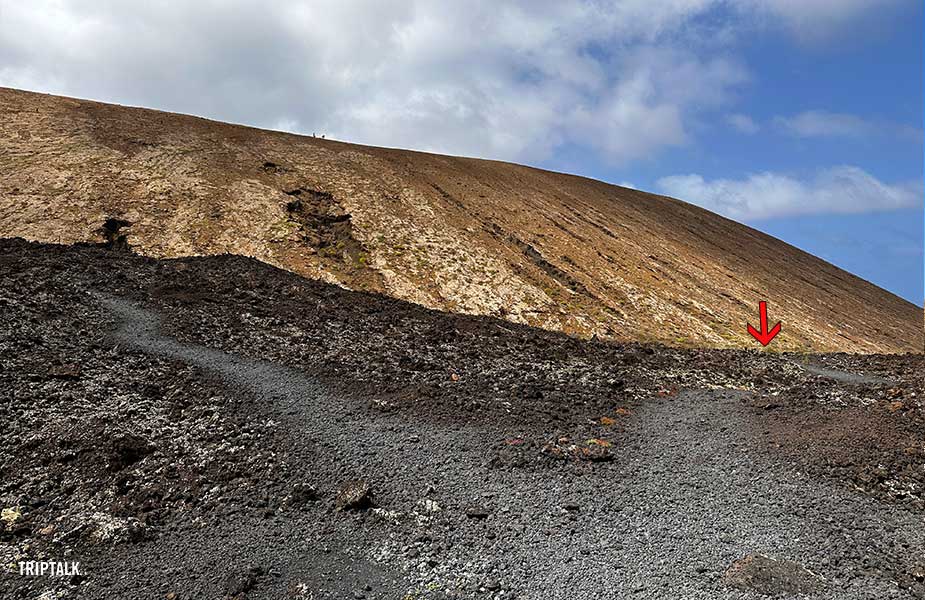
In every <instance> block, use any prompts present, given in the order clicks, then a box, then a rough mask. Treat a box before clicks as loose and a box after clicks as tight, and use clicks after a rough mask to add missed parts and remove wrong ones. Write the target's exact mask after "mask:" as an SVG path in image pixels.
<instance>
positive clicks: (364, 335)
mask: <svg viewBox="0 0 925 600" xmlns="http://www.w3.org/2000/svg"><path fill="white" fill-rule="evenodd" d="M743 326H744V324H743ZM782 335H786V324H784V333H783V334H782ZM923 394H925V369H923V357H922V355H896V356H854V355H814V356H802V355H782V354H775V353H769V352H756V351H718V350H679V349H671V348H665V347H662V346H645V345H638V344H615V343H605V342H599V341H593V340H591V341H588V340H579V339H574V338H570V337H567V336H564V335H561V334H557V333H551V332H547V331H541V330H536V329H531V328H528V327H520V326H517V325H512V324H510V323H507V322H503V321H499V320H495V319H491V318H484V317H468V316H460V315H452V314H445V313H440V312H435V311H430V310H425V309H423V308H421V307H418V306H415V305H412V304H407V303H403V302H399V301H396V300H392V299H388V298H385V297H381V296H376V295H370V294H362V293H354V292H348V291H345V290H343V289H341V288H338V287H335V286H331V285H327V284H324V283H320V282H317V281H309V280H305V279H302V278H300V277H297V276H295V275H293V274H290V273H287V272H284V271H280V270H278V269H274V268H272V267H269V266H267V265H265V264H262V263H260V262H257V261H254V260H250V259H246V258H241V257H233V256H226V257H212V258H190V259H181V260H165V261H158V260H152V259H147V258H142V257H139V256H136V255H133V254H131V253H127V252H117V251H112V250H106V249H102V248H95V247H64V246H53V245H41V244H32V243H27V242H24V241H22V240H2V241H0V509H2V514H0V518H2V521H0V565H2V568H3V571H2V573H0V596H2V597H3V598H30V599H31V598H43V600H51V599H54V598H61V599H64V598H93V599H96V598H120V599H121V598H167V599H173V600H177V599H188V598H306V599H307V598H409V599H410V598H446V597H462V598H466V597H476V598H544V599H546V598H704V599H712V598H746V599H747V598H761V597H765V596H767V595H776V596H778V597H801V598H802V597H819V598H833V599H834V598H838V599H848V598H925V404H923V401H925V396H923ZM23 561H68V562H79V563H80V569H79V570H80V573H79V574H77V575H67V576H54V577H52V576H47V575H46V576H29V575H21V574H20V567H19V563H20V562H23Z"/></svg>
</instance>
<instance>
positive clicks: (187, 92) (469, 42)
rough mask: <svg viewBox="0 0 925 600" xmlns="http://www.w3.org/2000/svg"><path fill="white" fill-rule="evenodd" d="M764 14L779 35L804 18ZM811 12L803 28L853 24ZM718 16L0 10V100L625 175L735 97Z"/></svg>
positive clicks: (478, 6) (348, 0) (697, 11)
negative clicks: (85, 100) (19, 96)
mask: <svg viewBox="0 0 925 600" xmlns="http://www.w3.org/2000/svg"><path fill="white" fill-rule="evenodd" d="M772 4H773V14H775V15H777V17H776V18H778V20H781V19H784V20H787V22H791V21H792V22H797V21H799V20H800V19H801V18H803V17H800V16H799V15H801V14H804V13H805V11H807V10H808V9H805V8H800V7H799V6H802V3H799V6H798V5H797V4H794V5H793V6H787V5H786V3H782V2H781V1H780V0H776V1H774V2H772ZM824 4H825V6H824V7H821V8H818V9H814V11H813V12H812V18H813V19H814V20H815V22H816V24H817V25H818V26H820V27H823V26H828V25H827V24H831V23H836V24H837V23H841V22H843V21H844V20H845V19H844V18H843V16H842V14H843V13H846V11H847V13H848V14H850V15H856V14H860V13H863V11H864V10H866V9H864V7H863V6H862V4H863V3H860V2H859V0H846V4H843V3H842V2H841V1H839V2H830V1H827V2H824ZM846 5H850V6H849V8H845V6H846ZM728 6H729V3H728V0H672V1H670V2H658V3H653V2H651V1H650V0H622V1H620V2H590V1H589V2H565V3H563V2H557V1H554V0H531V1H526V0H522V1H512V2H507V3H498V2H495V1H489V0H473V1H472V2H455V1H452V0H444V1H436V0H409V1H407V2H401V3H396V2H379V1H374V0H315V1H313V2H310V3H306V2H301V1H298V0H280V1H279V2H274V3H272V4H269V5H268V4H266V3H260V2H255V1H247V0H226V1H224V2H218V1H217V0H207V1H203V2H185V1H173V2H171V1H161V2H153V3H139V2H124V1H122V0H100V1H98V2H93V3H89V2H81V1H78V0H33V1H30V2H13V1H12V0H0V65H2V66H0V85H8V86H13V87H23V88H27V89H36V90H40V91H46V92H51V93H61V94H66V95H75V96H80V97H89V98H94V99H99V100H104V101H115V102H120V103H126V104H137V105H143V106H151V107H155V108H162V109H167V110H174V111H179V112H189V113H194V114H200V115H204V116H209V117H213V118H217V119H222V120H230V121H236V122H244V123H248V124H254V125H257V126H265V127H274V126H275V127H280V126H285V127H288V128H292V129H293V130H296V131H300V132H308V133H310V132H312V131H317V132H318V133H321V132H324V133H326V134H328V136H333V137H337V138H340V139H346V140H350V141H356V142H361V143H368V144H377V145H388V146H402V147H413V148H419V149H425V150H433V151H438V152H447V153H452V154H467V155H476V156H485V157H492V158H502V159H510V160H519V161H536V160H540V159H542V158H544V157H546V156H548V155H550V154H551V153H552V152H554V151H555V150H556V148H558V147H560V146H561V145H563V144H571V145H576V146H579V147H584V148H589V149H593V150H595V151H596V152H597V153H599V155H600V157H601V158H602V159H603V160H605V161H608V162H625V161H631V160H635V159H644V158H649V157H652V156H653V155H656V154H657V153H659V152H660V151H662V150H663V149H665V148H668V147H672V146H678V145H682V144H685V143H688V142H689V141H690V140H691V139H692V138H693V137H694V136H695V134H696V132H697V131H698V129H699V127H700V124H701V123H702V122H703V121H704V120H705V119H707V118H708V117H709V116H710V114H711V112H712V111H716V110H719V109H720V108H722V107H723V106H725V105H727V104H730V103H731V101H732V100H733V99H734V97H735V94H736V91H737V90H738V89H739V88H740V87H741V86H742V85H743V84H744V83H745V82H746V81H747V79H748V73H747V70H746V68H745V67H744V66H743V64H742V63H741V62H740V61H739V60H737V58H736V57H735V56H734V54H733V53H732V52H731V51H730V50H729V48H730V46H729V44H730V43H732V42H733V41H734V39H735V35H734V34H731V33H730V32H733V31H735V30H736V27H737V26H738V25H739V23H738V22H737V21H736V19H737V18H738V17H737V16H736V15H739V14H740V12H741V11H733V13H732V14H731V15H729V16H728V18H724V19H722V22H721V23H717V24H713V20H711V19H703V18H702V17H703V16H704V15H708V14H714V13H715V12H716V11H717V10H718V9H725V8H727V7H728ZM743 6H744V5H743ZM742 10H746V9H742ZM747 10H748V11H750V14H753V15H757V14H761V15H763V14H765V13H767V11H768V10H770V9H766V8H763V7H761V6H758V5H755V6H751V7H750V8H748V9H747ZM800 11H803V12H800Z"/></svg>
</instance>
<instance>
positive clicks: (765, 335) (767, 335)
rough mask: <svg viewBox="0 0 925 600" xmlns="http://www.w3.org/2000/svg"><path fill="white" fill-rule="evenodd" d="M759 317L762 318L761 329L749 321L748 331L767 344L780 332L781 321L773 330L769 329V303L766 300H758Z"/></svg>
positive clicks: (762, 343) (764, 344)
mask: <svg viewBox="0 0 925 600" xmlns="http://www.w3.org/2000/svg"><path fill="white" fill-rule="evenodd" d="M758 317H759V319H761V331H758V330H757V329H755V328H754V327H752V325H751V323H747V325H748V332H749V333H750V334H752V337H753V338H755V339H756V340H758V341H759V342H761V345H762V346H767V345H768V344H770V343H771V340H773V339H774V336H776V335H777V334H778V333H780V322H779V321H778V323H777V325H775V326H774V327H773V328H772V329H771V331H768V303H767V302H765V301H764V300H761V301H760V302H758Z"/></svg>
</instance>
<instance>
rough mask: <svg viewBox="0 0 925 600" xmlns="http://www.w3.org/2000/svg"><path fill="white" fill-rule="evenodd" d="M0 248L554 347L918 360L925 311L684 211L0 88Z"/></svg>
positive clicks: (528, 178) (475, 165) (496, 168)
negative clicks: (295, 284) (908, 355)
mask: <svg viewBox="0 0 925 600" xmlns="http://www.w3.org/2000/svg"><path fill="white" fill-rule="evenodd" d="M0 170H2V173H3V176H2V178H0V236H5V237H12V236H21V237H24V238H27V239H30V240H38V241H45V242H60V243H74V242H105V241H108V242H110V243H112V244H113V246H115V247H119V246H120V245H123V242H124V243H127V244H128V245H129V246H130V247H131V248H132V249H134V250H135V251H137V252H140V253H142V254H147V255H151V256H158V257H177V256H186V255H202V254H221V253H233V254H243V255H247V256H252V257H255V258H258V259H260V260H262V261H265V262H267V263H270V264H273V265H276V266H279V267H283V268H285V269H289V270H291V271H294V272H297V273H300V274H303V275H305V276H307V277H313V278H320V279H324V280H327V281H331V282H336V283H339V284H341V285H343V286H345V287H349V288H353V289H363V290H371V291H379V292H383V293H385V294H388V295H391V296H395V297H398V298H401V299H405V300H411V301H414V302H417V303H420V304H423V305H425V306H429V307H435V308H440V309H445V310H451V311H458V312H465V313H476V314H487V315H498V316H503V317H504V318H507V319H509V320H511V321H517V322H523V323H529V324H532V325H537V326H540V327H545V328H549V329H558V330H562V331H566V332H571V333H576V334H581V335H592V334H597V335H599V336H603V337H612V338H617V339H622V340H655V341H662V342H665V343H669V344H681V345H705V346H716V347H727V346H746V347H756V346H757V343H756V342H754V341H753V340H752V339H751V338H750V337H749V336H748V335H747V334H746V332H745V324H746V322H747V321H751V322H752V323H756V321H757V303H758V300H765V299H766V300H768V302H769V306H770V311H771V318H772V322H776V321H777V320H781V321H782V322H783V333H782V334H781V335H780V336H779V337H778V338H777V340H775V341H774V342H773V344H772V346H771V348H774V349H794V350H798V349H802V350H819V351H821V350H827V351H832V350H835V351H838V350H843V351H854V352H899V351H915V352H921V351H922V350H923V343H925V342H923V330H922V309H921V308H920V307H916V306H915V305H913V304H911V303H909V302H906V301H905V300H902V299H900V298H898V297H896V296H894V295H892V294H890V293H888V292H886V291H884V290H882V289H880V288H878V287H876V286H874V285H872V284H870V283H868V282H866V281H864V280H862V279H859V278H857V277H855V276H853V275H851V274H849V273H846V272H845V271H842V270H840V269H838V268H836V267H834V266H832V265H830V264H828V263H826V262H824V261H822V260H820V259H818V258H815V257H813V256H811V255H809V254H806V253H805V252H802V251H800V250H797V249H796V248H793V247H792V246H789V245H787V244H785V243H783V242H781V241H779V240H777V239H774V238H772V237H770V236H767V235H764V234H762V233H759V232H757V231H755V230H753V229H750V228H748V227H745V226H743V225H740V224H738V223H735V222H733V221H730V220H727V219H724V218H722V217H720V216H717V215H715V214H713V213H710V212H708V211H706V210H703V209H700V208H698V207H695V206H692V205H689V204H686V203H684V202H680V201H678V200H674V199H671V198H667V197H664V196H657V195H653V194H647V193H644V192H639V191H635V190H630V189H625V188H621V187H617V186H613V185H609V184H606V183H602V182H600V181H594V180H591V179H585V178H582V177H575V176H570V175H563V174H559V173H551V172H548V171H542V170H539V169H533V168H528V167H523V166H519V165H514V164H508V163H502V162H495V161H487V160H475V159H469V158H458V157H449V156H439V155H433V154H425V153H419V152H410V151H404V150H389V149H383V148H372V147H366V146H358V145H354V144H346V143H341V142H336V141H331V140H322V139H316V138H311V137H302V136H297V135H291V134H286V133H279V132H272V131H263V130H258V129H253V128H249V127H242V126H237V125H228V124H224V123H218V122H214V121H208V120H205V119H200V118H195V117H190V116H185V115H176V114H170V113H164V112H158V111H153V110H145V109H137V108H125V107H120V106H112V105H107V104H100V103H96V102H88V101H82V100H74V99H69V98H60V97H55V96H48V95H41V94H34V93H27V92H21V91H16V90H10V89H2V88H0Z"/></svg>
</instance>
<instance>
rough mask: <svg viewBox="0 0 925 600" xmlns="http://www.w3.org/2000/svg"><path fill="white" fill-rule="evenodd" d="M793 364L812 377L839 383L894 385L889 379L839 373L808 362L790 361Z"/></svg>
mask: <svg viewBox="0 0 925 600" xmlns="http://www.w3.org/2000/svg"><path fill="white" fill-rule="evenodd" d="M791 362H793V364H795V365H797V366H798V367H800V368H801V369H803V370H804V371H807V372H808V373H812V374H813V375H819V376H820V377H827V378H828V379H833V380H835V381H838V382H840V383H851V384H869V385H887V384H892V383H894V382H893V381H892V380H890V379H884V378H883V377H872V376H870V375H861V374H858V373H849V372H847V371H840V370H838V369H830V368H828V367H822V366H820V365H814V364H812V363H808V362H800V361H795V360H794V361H791Z"/></svg>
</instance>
